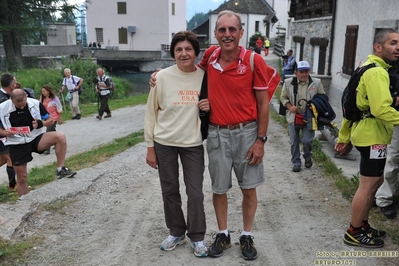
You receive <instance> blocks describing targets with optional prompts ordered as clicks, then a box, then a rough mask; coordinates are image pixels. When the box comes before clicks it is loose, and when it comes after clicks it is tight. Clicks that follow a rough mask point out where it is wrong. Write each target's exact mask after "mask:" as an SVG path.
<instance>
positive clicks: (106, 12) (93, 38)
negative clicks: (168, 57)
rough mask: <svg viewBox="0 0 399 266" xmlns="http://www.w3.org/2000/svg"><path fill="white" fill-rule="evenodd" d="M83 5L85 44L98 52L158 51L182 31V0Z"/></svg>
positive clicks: (99, 0) (110, 0)
mask: <svg viewBox="0 0 399 266" xmlns="http://www.w3.org/2000/svg"><path fill="white" fill-rule="evenodd" d="M90 2H91V3H87V4H86V6H87V11H86V17H87V42H88V43H90V42H96V43H98V42H99V43H101V48H108V49H118V50H136V51H141V50H145V51H157V50H161V45H162V44H170V42H171V40H172V36H173V34H174V33H176V32H178V31H181V30H185V29H186V0H145V1H142V0H125V1H123V0H122V1H121V0H117V1H116V0H92V1H90Z"/></svg>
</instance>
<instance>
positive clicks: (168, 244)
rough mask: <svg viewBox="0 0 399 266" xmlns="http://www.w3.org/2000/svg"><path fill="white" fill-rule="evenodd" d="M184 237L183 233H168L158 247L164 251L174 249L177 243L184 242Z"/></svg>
mask: <svg viewBox="0 0 399 266" xmlns="http://www.w3.org/2000/svg"><path fill="white" fill-rule="evenodd" d="M185 237H186V236H185V235H182V236H180V237H178V236H171V235H169V236H168V237H167V238H166V239H165V240H164V241H163V242H162V244H161V246H160V249H161V250H165V251H169V250H174V249H175V247H176V246H177V245H181V244H184V242H186V240H185Z"/></svg>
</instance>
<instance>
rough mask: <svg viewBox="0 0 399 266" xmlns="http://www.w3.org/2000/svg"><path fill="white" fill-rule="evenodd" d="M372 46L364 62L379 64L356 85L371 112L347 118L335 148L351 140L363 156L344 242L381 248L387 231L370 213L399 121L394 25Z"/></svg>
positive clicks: (398, 40)
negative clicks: (392, 72) (393, 78)
mask: <svg viewBox="0 0 399 266" xmlns="http://www.w3.org/2000/svg"><path fill="white" fill-rule="evenodd" d="M373 50H374V53H373V54H371V55H369V56H368V59H367V61H366V62H365V63H364V65H368V64H371V63H375V64H376V65H377V67H373V68H370V69H369V70H367V71H366V72H365V73H364V74H363V75H362V77H361V79H360V82H359V85H358V87H357V89H356V91H357V93H356V105H357V107H358V108H359V109H360V110H364V111H368V112H369V113H370V115H367V116H364V118H362V119H361V120H360V121H357V122H351V121H348V120H346V119H345V118H344V119H343V121H342V125H341V130H340V131H339V136H338V143H337V145H336V146H335V149H336V150H337V151H338V152H339V153H341V154H343V153H345V151H346V149H347V147H348V144H349V143H350V142H352V144H353V145H354V146H355V147H356V149H357V150H358V151H359V152H360V156H361V159H360V177H359V187H358V189H357V191H356V193H355V195H354V197H353V200H352V215H351V223H350V226H349V228H348V230H347V231H346V233H345V235H344V243H345V244H348V245H354V246H361V247H371V248H378V247H382V246H383V245H384V241H383V240H382V239H381V238H383V237H384V236H385V235H386V233H385V231H382V230H376V229H374V228H372V227H371V226H370V225H369V223H368V216H369V210H370V206H371V202H372V199H373V198H374V195H375V192H376V191H377V189H378V188H379V187H380V186H381V184H382V183H383V181H384V178H383V174H384V166H385V162H386V153H387V145H388V144H389V143H390V142H391V138H392V133H393V126H394V125H398V124H399V112H398V111H396V110H395V109H394V108H393V107H392V97H391V94H390V91H389V76H388V72H387V71H386V69H388V68H389V67H391V66H390V65H389V64H390V63H393V62H395V61H396V60H397V58H398V57H399V34H398V32H397V31H395V30H393V29H382V30H379V31H378V32H376V34H375V36H374V40H373Z"/></svg>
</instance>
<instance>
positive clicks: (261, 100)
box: [247, 90, 269, 164]
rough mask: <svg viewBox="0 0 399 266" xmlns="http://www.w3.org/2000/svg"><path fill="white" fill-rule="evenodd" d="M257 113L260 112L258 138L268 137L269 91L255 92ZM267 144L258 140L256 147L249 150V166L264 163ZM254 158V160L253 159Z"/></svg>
mask: <svg viewBox="0 0 399 266" xmlns="http://www.w3.org/2000/svg"><path fill="white" fill-rule="evenodd" d="M255 97H256V104H257V110H258V111H257V112H258V136H259V137H263V136H267V128H268V126H269V99H268V92H267V90H255ZM264 146H265V142H263V141H261V140H260V139H256V141H255V143H254V145H253V146H252V147H251V148H250V149H249V151H248V154H247V160H249V164H259V163H262V159H263V155H264V154H265V150H264ZM251 158H252V159H251Z"/></svg>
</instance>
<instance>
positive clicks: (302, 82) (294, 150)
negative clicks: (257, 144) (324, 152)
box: [280, 61, 325, 172]
mask: <svg viewBox="0 0 399 266" xmlns="http://www.w3.org/2000/svg"><path fill="white" fill-rule="evenodd" d="M294 74H295V77H292V78H288V79H286V80H285V81H284V84H283V88H282V91H281V96H280V101H281V103H282V104H283V106H285V107H286V108H287V111H286V115H285V117H286V120H287V123H288V131H289V134H290V145H291V162H292V164H293V167H292V171H293V172H300V171H301V164H302V162H301V151H300V148H299V144H300V142H302V145H303V158H304V159H305V167H306V168H310V167H312V165H313V161H312V148H313V139H314V136H315V132H314V130H312V129H310V128H309V127H307V126H306V122H305V120H306V118H305V115H304V114H305V111H306V101H310V100H312V99H313V97H314V96H315V95H316V94H325V91H324V87H323V84H322V83H321V80H320V79H318V78H311V77H310V65H309V63H308V62H307V61H300V62H298V64H297V68H296V70H295V72H294ZM302 99H305V100H306V101H302V102H303V103H302V104H300V101H301V100H302ZM300 135H302V138H300Z"/></svg>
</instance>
